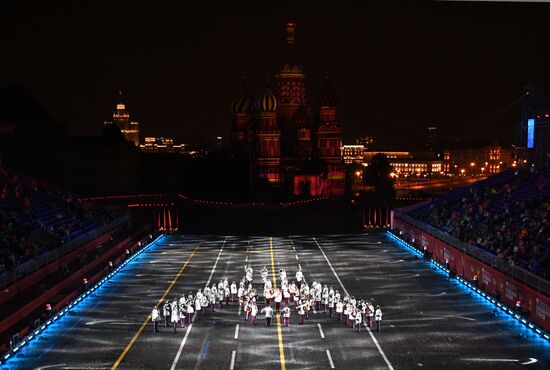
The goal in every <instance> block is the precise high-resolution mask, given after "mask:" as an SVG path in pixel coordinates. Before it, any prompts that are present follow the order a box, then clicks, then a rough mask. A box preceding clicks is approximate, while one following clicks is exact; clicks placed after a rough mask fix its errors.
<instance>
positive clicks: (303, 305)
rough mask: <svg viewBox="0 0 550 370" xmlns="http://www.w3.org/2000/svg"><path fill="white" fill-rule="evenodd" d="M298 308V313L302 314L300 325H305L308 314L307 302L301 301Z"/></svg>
mask: <svg viewBox="0 0 550 370" xmlns="http://www.w3.org/2000/svg"><path fill="white" fill-rule="evenodd" d="M296 310H297V311H298V315H300V324H299V325H304V316H305V314H306V308H305V304H304V303H303V302H302V301H300V303H299V304H298V305H297V306H296Z"/></svg>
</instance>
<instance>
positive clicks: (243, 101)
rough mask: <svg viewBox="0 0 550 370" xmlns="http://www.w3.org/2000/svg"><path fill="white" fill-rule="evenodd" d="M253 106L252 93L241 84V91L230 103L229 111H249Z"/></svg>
mask: <svg viewBox="0 0 550 370" xmlns="http://www.w3.org/2000/svg"><path fill="white" fill-rule="evenodd" d="M252 107H253V99H252V95H250V93H249V92H248V89H247V88H246V87H245V86H243V91H242V92H241V94H240V95H239V97H238V98H237V99H235V100H234V101H233V103H232V104H231V112H233V113H250V112H251V111H252Z"/></svg>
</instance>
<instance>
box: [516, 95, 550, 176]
mask: <svg viewBox="0 0 550 370" xmlns="http://www.w3.org/2000/svg"><path fill="white" fill-rule="evenodd" d="M519 128H520V129H519V140H518V141H519V144H520V146H521V147H523V148H525V149H526V151H527V155H528V157H529V161H530V162H532V163H535V164H538V165H541V166H548V165H550V112H549V111H546V110H545V107H544V95H543V90H542V88H541V87H539V86H533V85H531V86H526V87H525V88H524V90H523V104H522V106H521V121H520V125H519Z"/></svg>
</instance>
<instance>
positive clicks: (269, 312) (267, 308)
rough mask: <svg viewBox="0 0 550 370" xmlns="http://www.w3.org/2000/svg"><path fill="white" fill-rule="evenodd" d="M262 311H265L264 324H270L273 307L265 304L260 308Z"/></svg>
mask: <svg viewBox="0 0 550 370" xmlns="http://www.w3.org/2000/svg"><path fill="white" fill-rule="evenodd" d="M262 313H265V325H266V326H271V318H272V317H273V308H271V306H265V307H264V308H262Z"/></svg>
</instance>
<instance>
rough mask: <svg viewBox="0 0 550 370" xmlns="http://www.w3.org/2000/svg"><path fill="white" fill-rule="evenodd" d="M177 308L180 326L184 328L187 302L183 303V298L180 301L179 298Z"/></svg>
mask: <svg viewBox="0 0 550 370" xmlns="http://www.w3.org/2000/svg"><path fill="white" fill-rule="evenodd" d="M179 310H180V320H181V327H182V328H184V329H185V317H186V316H187V304H186V303H185V300H184V301H183V302H182V301H181V299H180V303H179Z"/></svg>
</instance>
